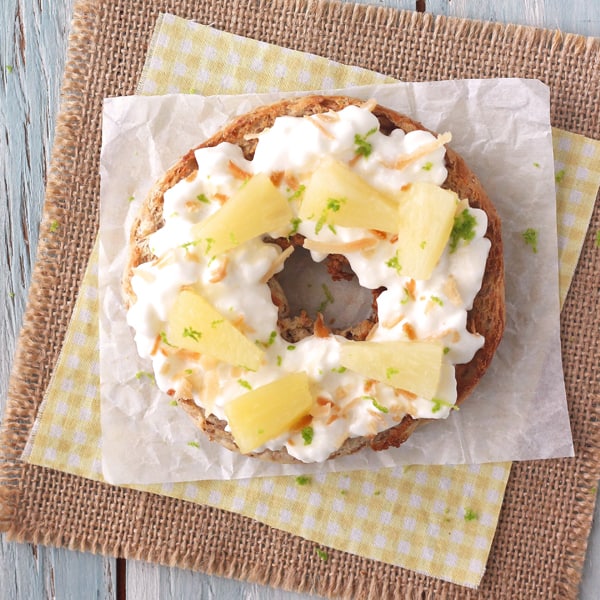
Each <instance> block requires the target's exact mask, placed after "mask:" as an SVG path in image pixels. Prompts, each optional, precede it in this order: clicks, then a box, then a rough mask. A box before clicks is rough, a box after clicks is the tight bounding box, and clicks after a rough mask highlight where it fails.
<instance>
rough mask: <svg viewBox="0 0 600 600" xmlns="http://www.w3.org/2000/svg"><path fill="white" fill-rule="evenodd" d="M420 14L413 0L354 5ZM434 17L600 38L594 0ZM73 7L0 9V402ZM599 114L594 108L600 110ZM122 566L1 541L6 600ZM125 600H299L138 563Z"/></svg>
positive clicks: (521, 3)
mask: <svg viewBox="0 0 600 600" xmlns="http://www.w3.org/2000/svg"><path fill="white" fill-rule="evenodd" d="M357 1H358V2H360V3H362V4H373V5H377V6H390V7H393V8H398V9H414V8H415V6H416V5H417V3H416V2H415V1H414V0H357ZM420 4H425V8H426V10H427V11H428V12H431V13H433V14H443V15H448V16H455V17H465V18H472V19H483V20H491V21H498V22H513V23H518V24H522V25H533V26H537V27H544V28H551V29H561V30H562V31H565V32H573V33H579V34H583V35H593V36H600V2H597V1H595V0H571V1H570V2H564V1H563V0H504V1H503V2H495V1H493V0H488V1H487V2H484V1H475V0H426V2H424V3H423V2H421V3H420ZM72 5H73V0H36V1H35V2H32V1H28V0H2V1H1V2H0V69H1V71H0V339H1V340H2V344H3V346H2V351H1V352H0V404H1V405H2V406H1V407H2V409H3V406H4V400H5V397H6V390H7V384H8V377H9V372H10V367H11V363H12V356H13V353H14V348H15V344H16V339H17V337H18V333H19V329H20V326H21V322H22V317H23V312H24V308H25V304H26V297H27V289H28V286H29V281H30V277H31V267H32V264H33V262H34V260H35V253H36V248H37V235H38V229H39V222H40V218H41V214H42V207H43V195H44V185H45V180H46V172H47V169H48V165H49V160H50V149H51V147H52V139H53V129H54V121H55V116H56V113H57V110H58V105H59V88H60V81H61V77H62V73H63V68H64V61H65V52H66V46H67V32H68V28H69V22H70V16H71V13H72ZM596 109H597V107H596ZM599 521H600V507H599V506H598V505H597V507H596V519H595V527H594V529H593V531H592V534H591V539H590V546H589V550H588V554H587V560H586V566H585V571H584V577H583V581H582V586H581V594H580V597H581V600H597V598H598V597H599V596H600V594H599V592H598V590H600V527H599V526H598V522H599ZM115 573H116V568H115V561H114V559H111V558H103V557H98V556H93V555H89V554H82V553H77V552H71V551H67V550H64V549H53V548H44V547H41V546H32V545H27V544H15V543H6V542H5V541H4V538H2V539H1V540H0V599H1V600H4V599H6V600H12V599H20V598H25V599H31V600H38V599H42V598H60V599H71V598H72V599H79V598H98V599H100V600H109V599H114V598H116V575H115ZM126 586H127V598H128V600H138V599H139V600H154V599H159V598H160V599H161V600H176V599H179V598H192V597H193V598H206V599H208V600H213V599H214V600H217V599H222V598H240V599H245V600H258V599H261V600H262V599H265V600H270V599H282V600H301V599H308V598H310V597H311V596H308V595H306V594H295V593H291V592H282V591H280V590H273V589H271V588H266V587H263V586H259V585H256V584H247V583H242V582H238V581H232V580H228V579H223V578H219V577H210V576H207V575H204V574H202V573H191V572H188V571H183V570H181V569H177V568H166V567H160V566H157V565H150V564H147V563H143V562H139V561H129V562H128V563H127V574H126Z"/></svg>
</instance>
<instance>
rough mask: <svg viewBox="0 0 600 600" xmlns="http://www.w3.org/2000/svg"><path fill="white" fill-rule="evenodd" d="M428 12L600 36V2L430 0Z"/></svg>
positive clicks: (579, 0) (584, 0)
mask: <svg viewBox="0 0 600 600" xmlns="http://www.w3.org/2000/svg"><path fill="white" fill-rule="evenodd" d="M425 4H426V11H427V12H430V13H433V14H435V15H446V16H451V17H461V18H465V19H480V20H483V21H494V22H498V23H516V24H518V25H531V26H533V27H543V28H544V29H560V30H561V31H564V32H567V33H578V34H580V35H588V36H594V37H599V36H600V2H596V1H592V2H590V1H589V0H570V1H569V2H564V0H520V1H519V2H515V1H512V2H506V1H504V2H474V1H473V0H451V1H448V0H426V2H425Z"/></svg>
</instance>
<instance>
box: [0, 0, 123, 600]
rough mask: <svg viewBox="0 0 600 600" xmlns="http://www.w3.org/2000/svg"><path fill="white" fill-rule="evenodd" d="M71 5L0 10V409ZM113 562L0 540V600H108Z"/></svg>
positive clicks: (48, 0) (13, 0) (33, 239)
mask: <svg viewBox="0 0 600 600" xmlns="http://www.w3.org/2000/svg"><path fill="white" fill-rule="evenodd" d="M72 3H73V0H64V1H62V2H53V1H52V0H42V1H40V2H35V3H34V2H27V3H25V2H23V1H22V0H20V1H17V0H3V1H2V2H1V3H0V31H1V32H2V35H1V36H0V56H1V57H2V64H1V65H0V68H1V69H2V71H1V72H0V189H1V190H2V193H0V273H2V275H3V277H2V279H1V280H0V299H1V301H0V339H2V343H3V344H4V346H3V352H2V353H1V356H0V408H1V409H2V412H3V411H4V402H5V398H6V392H7V387H8V378H9V373H10V367H11V362H12V356H13V353H14V348H15V345H16V340H17V337H18V334H19V330H20V328H21V323H22V319H23V312H24V308H25V304H26V300H27V289H28V287H29V282H30V279H31V269H32V264H33V261H34V260H35V252H36V248H37V238H38V229H39V223H40V218H41V212H42V206H43V198H44V186H45V182H46V173H47V170H48V166H49V160H50V152H51V148H52V140H53V133H54V121H55V116H56V112H57V109H58V104H59V90H60V83H61V80H62V73H63V69H64V61H65V53H66V46H67V34H68V28H69V24H70V20H71V14H72ZM114 563H115V561H114V559H110V558H104V557H100V556H93V555H90V554H82V553H76V552H70V551H68V550H65V549H55V548H44V547H41V546H40V547H38V546H35V545H31V544H14V543H8V542H6V540H5V538H4V536H2V538H1V540H0V598H6V599H7V600H8V599H13V598H15V599H16V598H28V599H30V598H31V599H33V600H36V599H38V598H56V597H58V598H65V599H67V598H68V599H71V598H72V599H73V600H76V599H79V598H83V597H96V598H99V599H102V600H105V599H106V600H109V599H113V598H114V597H115V593H114V590H115V575H114Z"/></svg>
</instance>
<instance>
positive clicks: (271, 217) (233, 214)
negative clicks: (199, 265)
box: [192, 173, 294, 256]
mask: <svg viewBox="0 0 600 600" xmlns="http://www.w3.org/2000/svg"><path fill="white" fill-rule="evenodd" d="M293 216H294V214H293V213H292V209H291V208H290V206H289V203H288V201H287V199H286V197H285V196H284V195H283V194H282V193H281V192H280V191H279V190H278V189H277V188H276V187H275V186H274V185H273V183H272V182H271V180H270V179H269V176H268V175H265V174H264V173H258V174H257V175H253V176H252V177H251V178H250V179H248V180H247V181H246V183H245V184H244V185H243V186H242V187H241V188H240V189H239V190H238V191H237V192H236V193H235V194H234V195H233V196H232V197H231V198H229V200H227V202H226V203H225V204H224V205H223V206H222V207H221V208H220V209H219V210H218V211H217V212H216V213H214V214H212V215H211V216H210V217H208V218H207V219H205V220H204V221H202V222H201V223H198V225H196V226H195V227H194V228H193V230H192V233H193V235H194V239H195V240H197V241H198V242H200V247H201V249H202V250H203V251H204V253H205V254H207V255H209V256H216V255H218V254H221V253H223V252H226V251H227V250H230V249H231V248H235V247H236V246H239V245H240V244H242V243H244V242H246V241H248V240H250V239H252V238H255V237H257V236H259V235H261V234H263V233H267V232H268V231H277V230H278V229H282V228H284V227H286V226H288V225H289V223H290V221H291V219H292V218H293Z"/></svg>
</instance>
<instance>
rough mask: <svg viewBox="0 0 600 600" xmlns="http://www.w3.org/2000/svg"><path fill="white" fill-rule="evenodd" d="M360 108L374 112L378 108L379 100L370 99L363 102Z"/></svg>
mask: <svg viewBox="0 0 600 600" xmlns="http://www.w3.org/2000/svg"><path fill="white" fill-rule="evenodd" d="M360 107H361V108H364V109H365V110H368V111H369V112H373V111H374V110H375V108H376V107H377V100H375V98H369V99H368V100H367V101H366V102H363V103H362V104H361V105H360Z"/></svg>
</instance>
